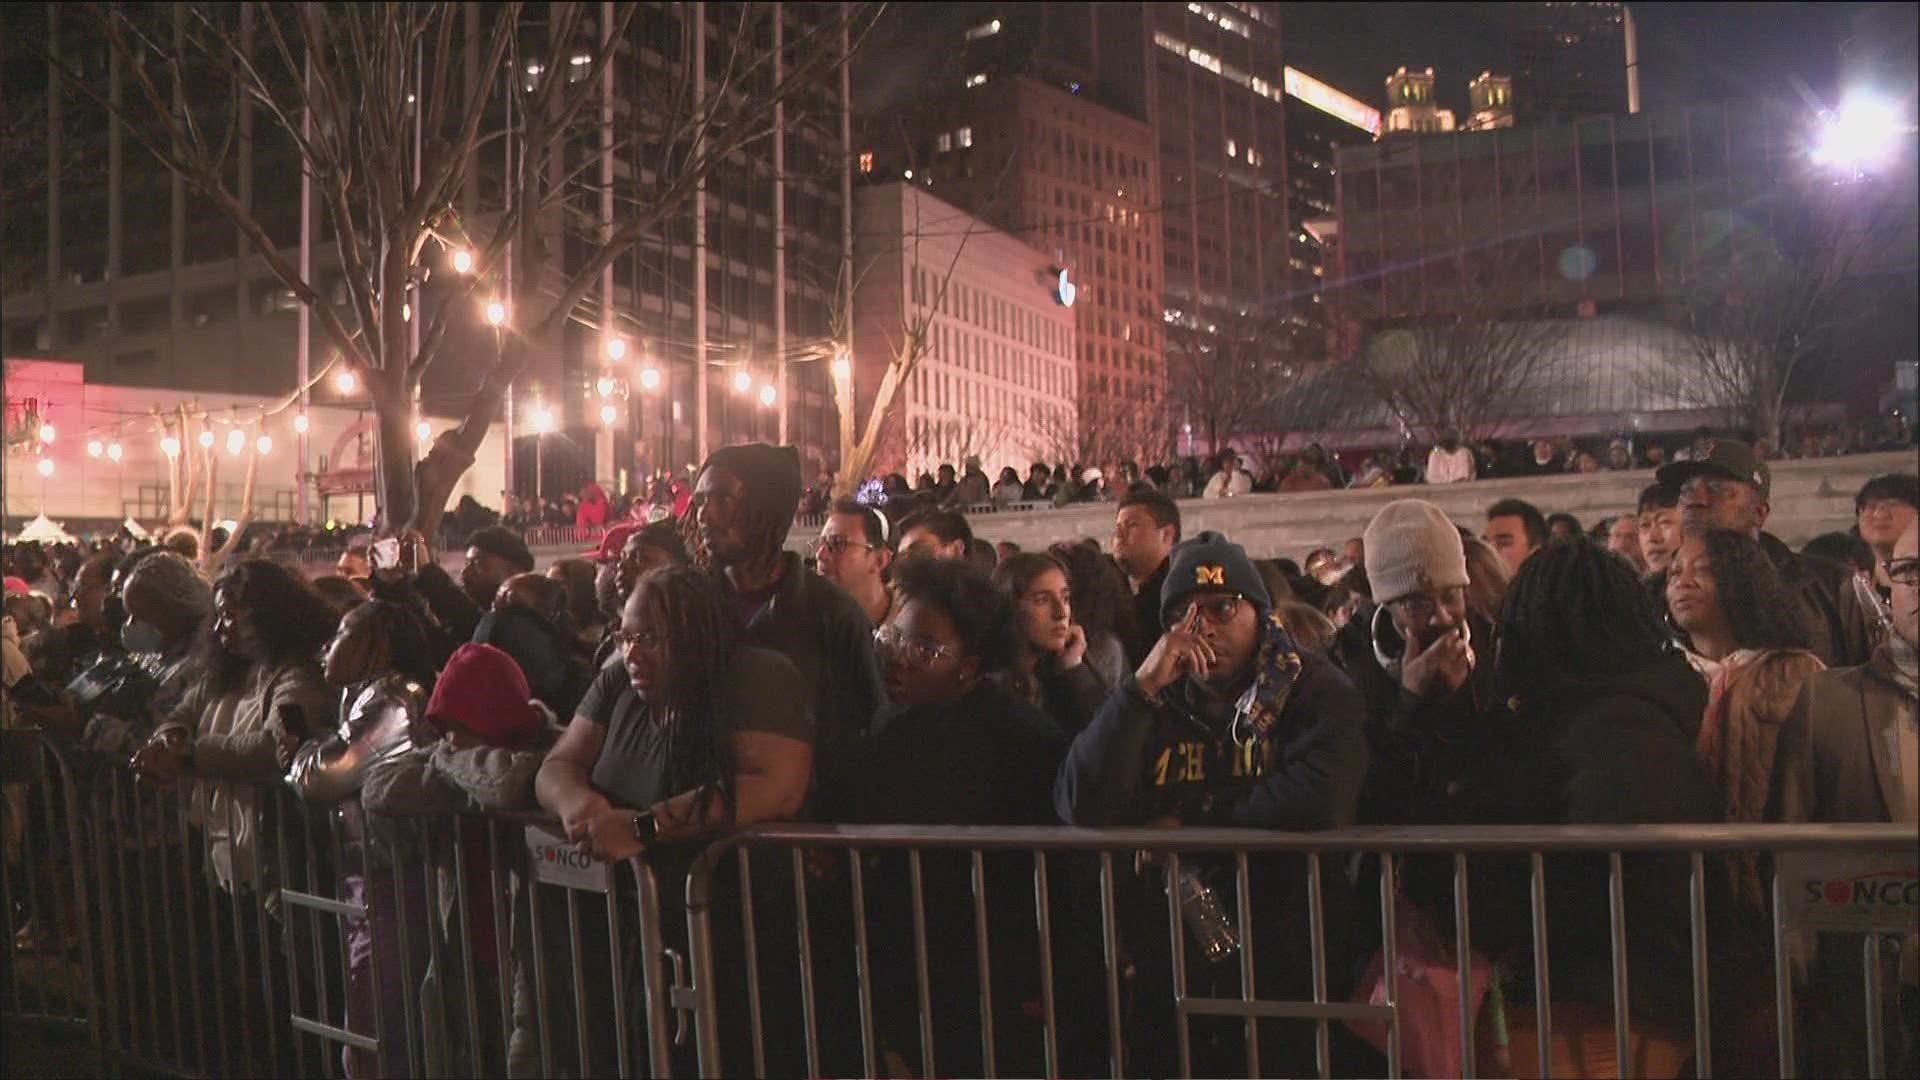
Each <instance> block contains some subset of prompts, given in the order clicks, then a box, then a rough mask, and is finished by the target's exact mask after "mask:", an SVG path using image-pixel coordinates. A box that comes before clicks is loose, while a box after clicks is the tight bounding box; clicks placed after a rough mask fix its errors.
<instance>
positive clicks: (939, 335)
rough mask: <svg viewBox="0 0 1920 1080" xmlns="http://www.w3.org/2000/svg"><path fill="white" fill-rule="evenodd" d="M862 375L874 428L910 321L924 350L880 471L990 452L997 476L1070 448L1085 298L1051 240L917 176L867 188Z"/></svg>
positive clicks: (864, 407) (859, 226)
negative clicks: (950, 198) (946, 196)
mask: <svg viewBox="0 0 1920 1080" xmlns="http://www.w3.org/2000/svg"><path fill="white" fill-rule="evenodd" d="M854 206H855V225H856V237H857V242H856V244H855V254H854V261H855V266H856V281H857V282H858V285H857V287H856V288H855V290H854V299H853V327H854V332H853V379H854V390H855V395H856V398H857V400H858V402H859V408H858V409H857V410H856V416H857V417H858V419H859V423H860V424H861V425H862V426H864V424H865V423H866V418H867V416H868V415H869V414H870V413H871V411H872V409H873V407H874V401H875V398H876V397H877V395H878V392H879V389H880V384H881V381H882V379H883V378H884V377H885V375H886V373H887V370H888V366H889V364H890V363H891V362H892V361H893V360H894V358H895V357H897V356H900V355H902V350H904V349H905V348H906V344H905V343H906V341H907V338H908V335H909V333H910V332H914V331H919V332H922V333H924V341H925V346H924V352H923V355H922V356H921V357H920V359H919V361H918V362H917V364H916V365H915V368H914V370H913V372H912V374H911V375H910V376H909V377H908V378H907V380H906V382H905V383H903V384H902V385H901V386H900V388H899V390H898V391H897V392H896V393H895V395H894V397H893V400H892V402H891V403H890V407H889V410H888V418H887V420H886V423H885V427H884V428H883V432H884V434H883V435H882V438H881V440H880V442H879V444H878V448H877V450H876V453H875V456H874V459H873V463H872V466H871V468H872V472H873V473H874V474H876V475H881V474H885V473H890V472H899V473H904V474H906V475H908V476H917V475H918V474H920V473H922V472H932V471H934V470H936V469H937V468H938V467H939V466H940V465H941V464H950V465H960V464H962V463H963V462H964V461H965V460H966V459H967V458H970V457H977V458H979V459H980V462H981V464H982V465H983V467H985V468H986V469H987V471H988V475H989V477H993V476H997V475H998V473H999V470H1000V469H1001V468H1003V467H1008V466H1011V467H1013V468H1015V469H1016V470H1018V471H1019V472H1020V474H1021V475H1022V476H1024V475H1025V474H1026V466H1027V465H1028V464H1029V463H1031V462H1035V461H1043V460H1044V461H1050V462H1051V461H1058V460H1062V459H1063V458H1070V457H1071V456H1072V452H1073V449H1074V447H1075V444H1076V436H1077V430H1076V427H1077V422H1078V412H1077V408H1076V405H1077V402H1078V401H1079V400H1080V395H1079V392H1078V390H1079V375H1078V373H1077V370H1076V369H1077V367H1078V365H1077V362H1076V361H1077V357H1078V356H1079V355H1080V352H1079V349H1078V345H1077V342H1078V338H1077V334H1076V329H1075V327H1076V318H1075V308H1076V307H1077V306H1078V303H1079V302H1080V301H1079V300H1078V299H1077V297H1076V292H1077V290H1076V288H1075V286H1073V284H1072V278H1071V277H1070V276H1068V277H1064V278H1063V277H1062V275H1061V268H1060V266H1059V263H1058V261H1057V260H1055V259H1054V257H1053V256H1052V254H1051V253H1050V252H1045V251H1041V250H1039V249H1037V248H1035V247H1034V246H1032V245H1031V244H1029V243H1028V242H1026V239H1025V238H1024V237H1021V236H1017V235H1013V234H1010V233H1007V232H1004V231H1001V230H999V229H996V228H994V227H993V226H992V225H991V224H989V223H988V222H986V221H983V220H981V219H979V218H977V217H974V216H973V215H971V214H968V213H967V212H966V211H964V210H961V209H959V208H958V207H955V206H953V205H951V204H949V203H947V202H945V201H943V200H941V199H940V198H938V197H936V196H935V195H934V194H932V193H930V192H928V191H927V190H926V189H925V186H924V185H921V184H916V183H913V182H912V181H905V180H903V181H901V182H898V183H892V184H875V185H869V186H865V187H862V188H861V189H860V191H859V193H858V194H857V196H856V197H855V204H854Z"/></svg>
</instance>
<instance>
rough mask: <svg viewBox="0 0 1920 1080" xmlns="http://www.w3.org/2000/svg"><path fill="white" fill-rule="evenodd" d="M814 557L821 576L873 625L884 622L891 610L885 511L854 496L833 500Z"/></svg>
mask: <svg viewBox="0 0 1920 1080" xmlns="http://www.w3.org/2000/svg"><path fill="white" fill-rule="evenodd" d="M813 557H814V559H815V561H816V562H817V563H818V564H819V567H820V576H821V577H823V578H826V579H827V580H828V581H831V582H833V583H834V584H835V585H838V586H840V587H841V588H842V589H845V590H846V591H847V595H848V596H851V597H853V598H854V600H856V601H858V602H859V604H860V610H862V611H864V612H866V613H867V618H869V619H871V620H873V625H875V626H881V625H883V624H885V623H886V621H887V616H889V615H891V614H892V613H893V593H892V591H891V590H889V589H888V588H887V567H889V566H891V565H892V564H893V544H892V528H891V524H890V523H889V522H888V521H887V515H885V514H883V513H881V512H880V511H879V510H876V509H874V508H873V507H871V506H866V505H864V504H862V503H859V502H856V501H854V500H853V499H840V500H837V501H835V502H834V504H833V508H832V509H831V510H830V511H829V512H828V514H827V520H826V524H824V525H822V526H820V539H818V540H816V541H814V545H813Z"/></svg>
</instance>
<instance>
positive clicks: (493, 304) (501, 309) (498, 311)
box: [487, 300, 507, 326]
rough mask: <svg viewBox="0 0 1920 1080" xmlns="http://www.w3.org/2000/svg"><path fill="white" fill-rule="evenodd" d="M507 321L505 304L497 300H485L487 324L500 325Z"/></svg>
mask: <svg viewBox="0 0 1920 1080" xmlns="http://www.w3.org/2000/svg"><path fill="white" fill-rule="evenodd" d="M506 321H507V305H505V304H503V303H501V302H500V301H498V300H489V301H487V325H489V326H500V325H503V324H504V323H505V322H506Z"/></svg>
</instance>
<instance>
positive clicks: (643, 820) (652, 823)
mask: <svg viewBox="0 0 1920 1080" xmlns="http://www.w3.org/2000/svg"><path fill="white" fill-rule="evenodd" d="M658 835H660V823H659V822H658V821H656V820H654V816H653V811H651V810H642V811H640V812H639V813H636V814H634V815H633V838H634V839H635V840H638V841H639V842H640V846H641V847H643V848H646V847H652V846H653V838H654V837H656V836H658Z"/></svg>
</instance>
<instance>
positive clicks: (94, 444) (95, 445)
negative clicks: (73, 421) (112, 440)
mask: <svg viewBox="0 0 1920 1080" xmlns="http://www.w3.org/2000/svg"><path fill="white" fill-rule="evenodd" d="M106 449H107V448H106V447H105V446H104V445H102V444H101V442H100V440H99V439H89V440H87V456H88V457H93V458H97V457H99V456H100V455H101V454H103V453H105V452H106Z"/></svg>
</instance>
